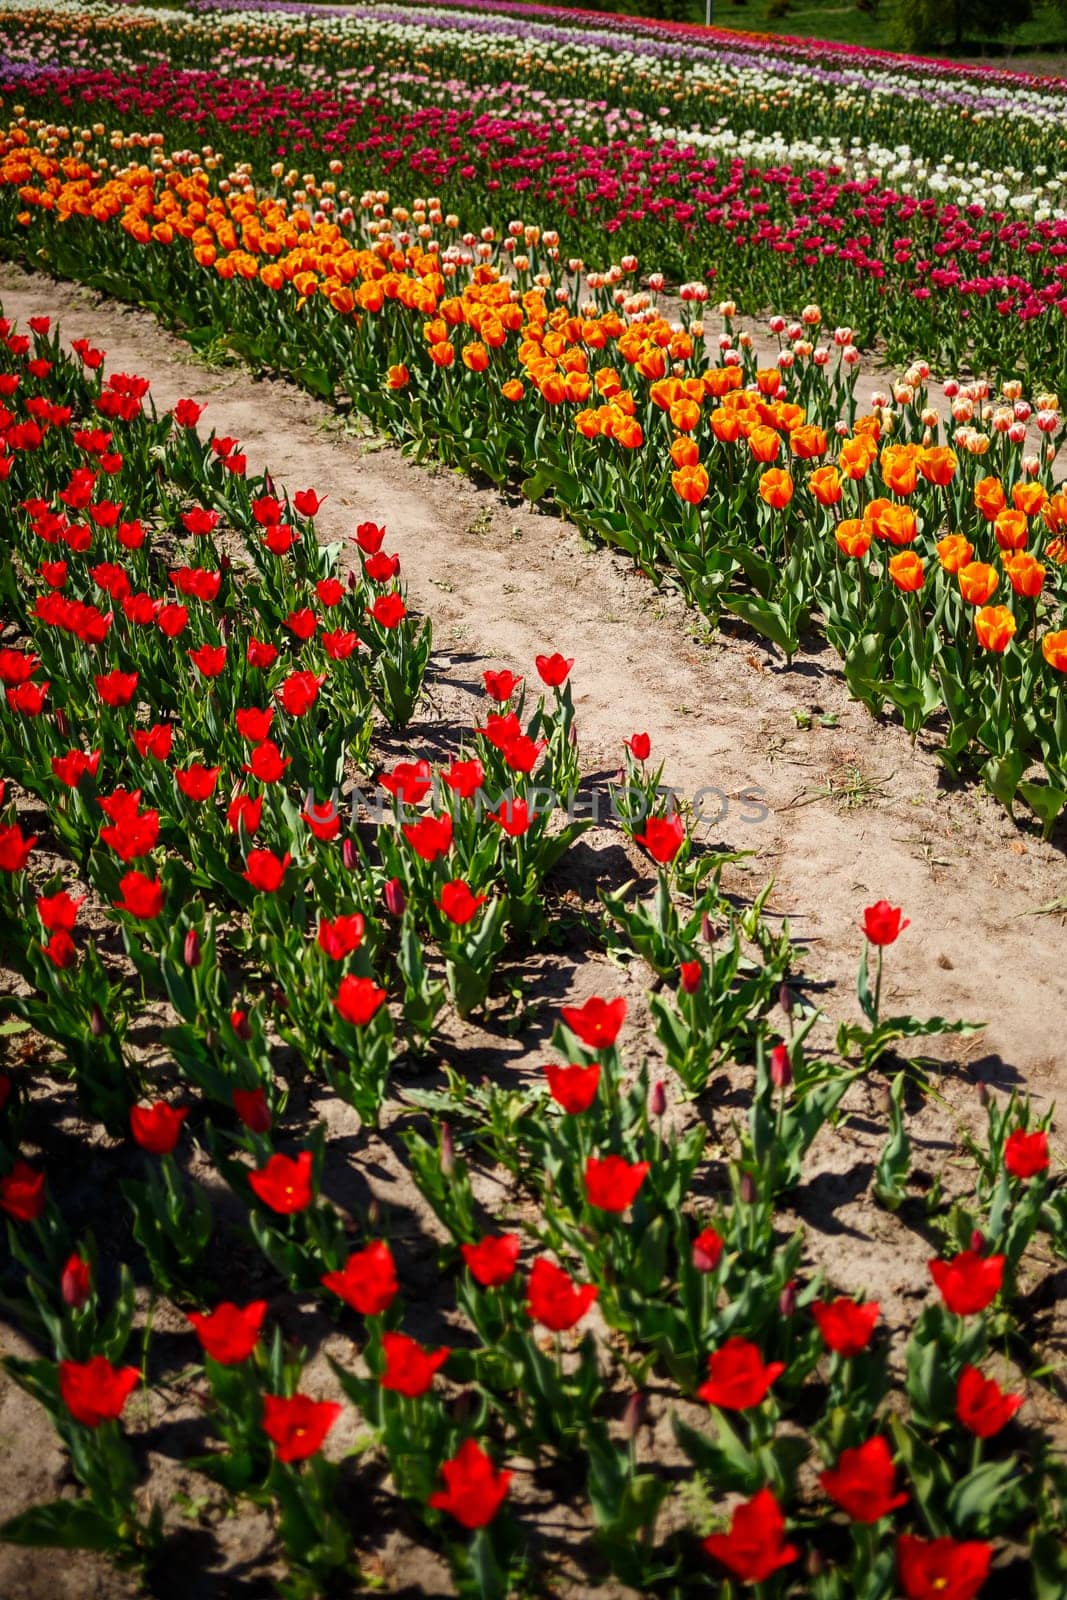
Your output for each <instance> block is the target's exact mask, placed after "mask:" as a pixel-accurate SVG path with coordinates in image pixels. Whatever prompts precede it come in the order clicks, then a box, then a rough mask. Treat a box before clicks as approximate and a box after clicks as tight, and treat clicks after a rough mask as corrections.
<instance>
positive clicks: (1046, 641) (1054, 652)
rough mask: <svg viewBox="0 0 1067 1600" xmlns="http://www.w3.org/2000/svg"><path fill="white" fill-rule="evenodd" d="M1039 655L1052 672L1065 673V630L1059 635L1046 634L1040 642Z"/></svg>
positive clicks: (1061, 630)
mask: <svg viewBox="0 0 1067 1600" xmlns="http://www.w3.org/2000/svg"><path fill="white" fill-rule="evenodd" d="M1041 654H1042V655H1043V656H1044V658H1045V660H1046V661H1047V662H1048V664H1049V666H1050V667H1051V668H1052V670H1053V671H1054V672H1067V628H1061V629H1060V631H1059V633H1046V634H1045V637H1044V638H1043V639H1042V641H1041Z"/></svg>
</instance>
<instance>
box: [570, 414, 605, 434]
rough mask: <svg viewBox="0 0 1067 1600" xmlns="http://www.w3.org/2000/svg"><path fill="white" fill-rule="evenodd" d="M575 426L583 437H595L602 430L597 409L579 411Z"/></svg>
mask: <svg viewBox="0 0 1067 1600" xmlns="http://www.w3.org/2000/svg"><path fill="white" fill-rule="evenodd" d="M574 426H575V429H576V430H577V432H578V433H580V434H581V436H582V438H583V439H595V438H596V437H597V435H598V434H599V432H600V422H599V420H598V418H597V414H596V412H595V411H579V412H578V414H577V416H576V417H575V419H574Z"/></svg>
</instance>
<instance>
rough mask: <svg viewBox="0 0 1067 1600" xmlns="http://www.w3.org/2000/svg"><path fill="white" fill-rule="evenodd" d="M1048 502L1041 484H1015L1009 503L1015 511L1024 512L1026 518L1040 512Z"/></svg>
mask: <svg viewBox="0 0 1067 1600" xmlns="http://www.w3.org/2000/svg"><path fill="white" fill-rule="evenodd" d="M1047 500H1048V495H1047V494H1046V493H1045V486H1044V484H1043V483H1017V484H1016V485H1015V487H1014V488H1013V489H1012V491H1011V503H1012V505H1013V506H1014V507H1015V509H1016V511H1024V512H1025V513H1026V515H1027V516H1028V517H1032V516H1033V515H1034V514H1035V512H1038V511H1040V510H1041V509H1042V508H1043V507H1044V505H1045V504H1046V502H1047Z"/></svg>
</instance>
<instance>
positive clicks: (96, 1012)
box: [89, 1005, 107, 1039]
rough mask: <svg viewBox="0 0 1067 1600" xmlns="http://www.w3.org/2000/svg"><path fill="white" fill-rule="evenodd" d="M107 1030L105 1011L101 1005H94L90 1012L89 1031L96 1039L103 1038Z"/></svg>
mask: <svg viewBox="0 0 1067 1600" xmlns="http://www.w3.org/2000/svg"><path fill="white" fill-rule="evenodd" d="M106 1031H107V1024H106V1022H105V1021H104V1013H103V1012H102V1011H101V1009H100V1007H99V1006H97V1005H94V1006H93V1009H92V1011H91V1012H90V1013H89V1032H90V1033H91V1034H92V1036H93V1038H94V1039H102V1038H103V1037H104V1034H105V1032H106Z"/></svg>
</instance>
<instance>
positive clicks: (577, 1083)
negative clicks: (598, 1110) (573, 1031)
mask: <svg viewBox="0 0 1067 1600" xmlns="http://www.w3.org/2000/svg"><path fill="white" fill-rule="evenodd" d="M545 1077H546V1078H547V1079H548V1091H549V1093H550V1094H551V1096H552V1098H553V1100H554V1101H555V1102H556V1104H557V1105H558V1106H562V1107H563V1109H564V1111H566V1113H567V1114H568V1116H572V1117H573V1116H579V1115H580V1114H581V1113H582V1112H583V1111H588V1110H589V1107H590V1106H591V1105H592V1103H593V1101H594V1100H595V1099H596V1092H597V1088H598V1086H599V1083H600V1063H599V1062H597V1061H594V1062H593V1064H592V1066H589V1067H582V1066H569V1067H557V1066H554V1065H552V1064H551V1063H549V1064H546V1066H545Z"/></svg>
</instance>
